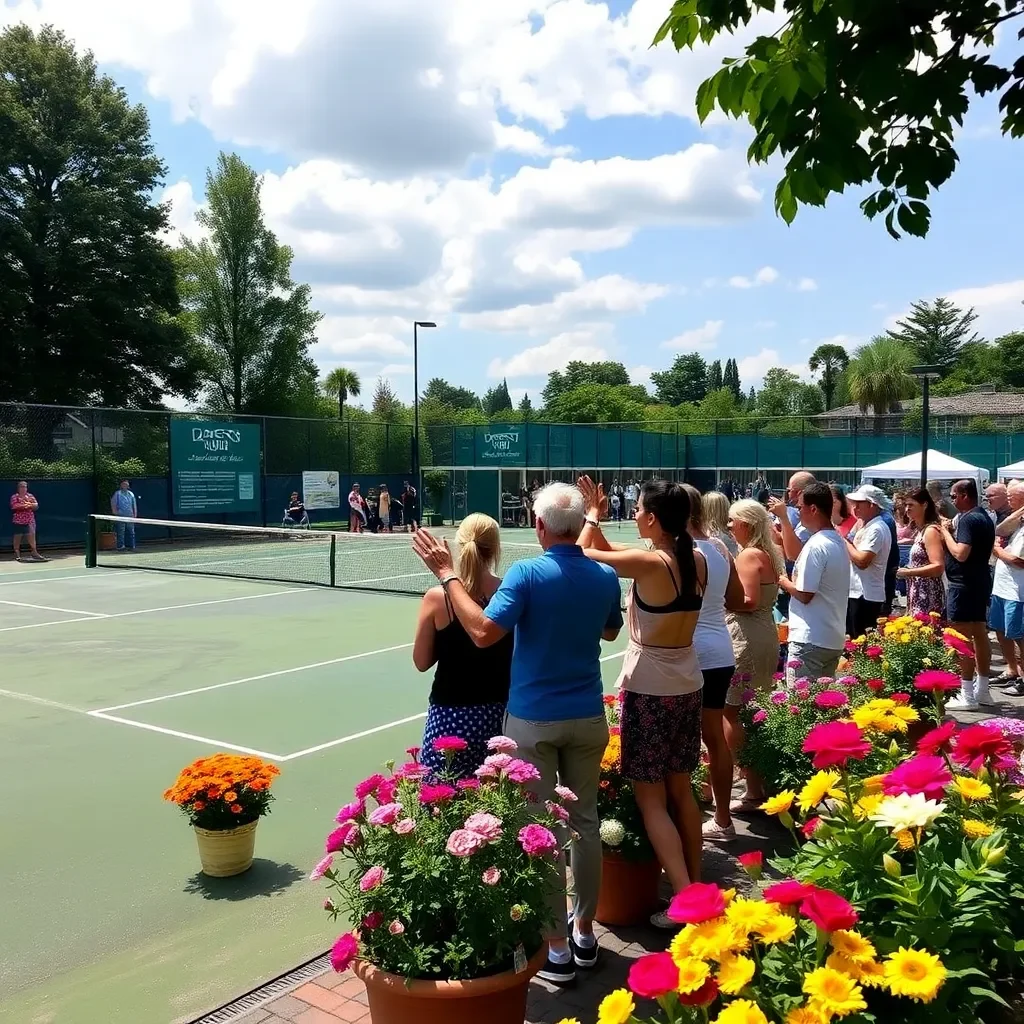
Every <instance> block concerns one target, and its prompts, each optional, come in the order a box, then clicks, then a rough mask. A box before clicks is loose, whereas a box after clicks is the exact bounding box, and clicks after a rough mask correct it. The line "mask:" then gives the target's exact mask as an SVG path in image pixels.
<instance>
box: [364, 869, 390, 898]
mask: <svg viewBox="0 0 1024 1024" xmlns="http://www.w3.org/2000/svg"><path fill="white" fill-rule="evenodd" d="M387 876H388V873H387V872H386V871H385V870H384V868H382V867H381V866H380V865H379V864H374V866H373V867H372V868H367V870H366V874H365V875H363V877H362V878H360V879H359V890H360V892H371V891H372V890H373V889H376V888H377V887H378V886H379V885H382V884H383V883H384V879H385V878H387Z"/></svg>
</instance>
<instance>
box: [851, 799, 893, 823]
mask: <svg viewBox="0 0 1024 1024" xmlns="http://www.w3.org/2000/svg"><path fill="white" fill-rule="evenodd" d="M883 800H885V794H884V793H868V794H867V795H865V796H862V797H861V798H860V799H859V800H858V801H857V803H856V805H855V806H854V808H853V813H854V816H855V817H856V818H857V819H858V820H859V821H867V820H868V818H870V817H871V815H872V814H874V813H875V811H877V810H878V808H879V807H880V806H881V804H882V801H883Z"/></svg>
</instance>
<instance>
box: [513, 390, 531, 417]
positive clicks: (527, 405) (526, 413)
mask: <svg viewBox="0 0 1024 1024" xmlns="http://www.w3.org/2000/svg"><path fill="white" fill-rule="evenodd" d="M516 411H517V412H518V414H519V418H520V419H521V420H522V421H523V422H524V423H529V422H530V420H532V419H533V402H531V401H530V396H529V395H523V397H522V400H521V401H520V403H519V408H518V409H517V410H516Z"/></svg>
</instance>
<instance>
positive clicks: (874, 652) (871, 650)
mask: <svg viewBox="0 0 1024 1024" xmlns="http://www.w3.org/2000/svg"><path fill="white" fill-rule="evenodd" d="M864 653H865V654H866V655H867V656H868V657H869V658H880V657H881V656H882V648H881V647H879V646H878V644H872V645H871V646H870V647H868V648H866V649H865V651H864Z"/></svg>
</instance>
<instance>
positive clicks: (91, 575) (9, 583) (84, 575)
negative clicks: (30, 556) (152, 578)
mask: <svg viewBox="0 0 1024 1024" xmlns="http://www.w3.org/2000/svg"><path fill="white" fill-rule="evenodd" d="M139 571H140V570H138V569H114V570H111V572H110V574H109V575H112V576H113V575H116V576H127V575H128V574H129V573H134V572H139ZM99 578H100V577H98V576H97V575H96V573H95V571H93V570H90V569H87V570H86V571H85V572H79V573H75V575H74V576H34V577H33V578H32V579H30V580H4V581H3V582H2V583H0V587H23V586H25V584H26V583H55V582H56V581H57V580H89V579H99Z"/></svg>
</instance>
